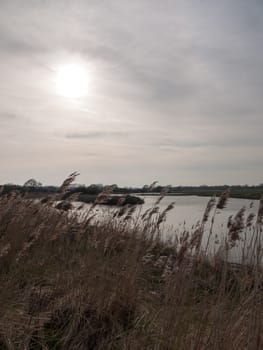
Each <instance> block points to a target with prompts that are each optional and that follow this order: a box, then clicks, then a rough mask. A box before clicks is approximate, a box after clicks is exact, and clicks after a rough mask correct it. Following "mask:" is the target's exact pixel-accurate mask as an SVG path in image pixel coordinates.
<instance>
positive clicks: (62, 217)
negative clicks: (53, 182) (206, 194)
mask: <svg viewBox="0 0 263 350" xmlns="http://www.w3.org/2000/svg"><path fill="white" fill-rule="evenodd" d="M75 176H76V173H73V174H71V177H70V178H69V179H67V180H68V181H67V180H65V182H64V183H63V185H62V187H61V194H63V193H65V191H66V190H67V186H68V185H69V184H70V182H71V180H72V181H73V179H74V177H75ZM109 193H110V188H109V189H107V193H106V192H105V193H104V194H103V195H108V194H109ZM163 195H164V194H162V196H163ZM59 196H60V195H59V194H58V195H56V200H58V199H59ZM101 197H102V195H101ZM227 198H228V193H224V194H223V195H222V196H221V197H220V198H219V199H218V201H217V202H216V200H215V199H212V200H211V201H209V203H208V206H207V208H206V211H205V213H204V216H203V220H202V222H201V223H200V224H199V225H197V226H196V227H195V229H194V231H193V232H192V233H189V232H183V233H182V234H181V236H180V237H178V239H176V240H175V241H174V242H173V243H169V242H164V241H162V239H161V233H160V227H161V226H160V224H161V222H163V220H165V216H166V214H167V211H168V210H170V209H172V205H171V206H169V207H168V208H167V209H166V210H164V211H163V212H161V213H159V208H158V205H159V203H160V201H161V199H162V198H161V199H158V200H157V201H156V203H155V206H154V207H153V208H152V209H151V210H149V211H148V212H147V213H141V214H140V217H138V218H137V219H133V218H134V216H133V214H134V213H133V211H134V208H129V207H125V208H121V209H120V210H116V212H115V213H113V214H112V216H111V217H109V218H107V220H101V219H100V220H96V216H94V212H93V209H94V205H93V208H92V209H91V210H90V211H89V212H88V213H87V216H86V217H82V220H81V222H80V220H79V218H78V216H77V215H68V213H67V212H65V211H60V210H57V209H55V208H54V207H52V206H51V200H52V198H47V200H45V201H42V202H36V201H33V200H29V199H26V198H24V197H22V196H21V195H20V194H16V193H12V194H11V195H8V196H2V197H0V268H1V274H0V280H1V291H0V305H1V306H0V349H12V350H13V349H14V350H20V349H21V350H22V349H23V350H27V349H72V350H73V349H83V350H84V349H85V350H86V349H116V350H117V349H135V350H136V349H154V350H161V349H164V350H170V349H171V350H172V349H176V350H177V349H209V350H210V349H222V350H227V349H229V350H230V349H231V350H235V349H237V350H240V349H253V350H254V349H262V347H263V340H262V311H263V305H262V295H263V294H262V286H263V285H262V281H263V280H262V269H261V253H262V249H261V240H260V235H261V234H262V233H261V229H262V226H261V224H262V200H261V204H260V209H259V215H258V217H257V218H255V221H256V222H255V224H254V221H253V217H251V218H248V219H247V220H245V218H244V211H243V210H241V211H240V212H238V213H237V215H236V217H235V218H234V219H232V221H231V220H230V223H229V232H228V235H227V237H226V241H225V242H224V245H223V246H222V245H221V247H220V249H218V252H217V253H216V254H215V255H214V256H213V257H211V256H209V254H208V250H207V247H206V246H207V245H206V244H203V245H202V244H201V243H202V241H203V234H204V227H205V223H206V222H207V220H208V217H209V215H211V212H212V211H213V208H215V209H222V208H224V206H225V205H226V201H227ZM99 200H100V198H98V201H97V202H96V205H97V204H98V203H99ZM215 215H216V211H215V212H214V213H212V217H214V216H215ZM247 229H250V230H251V229H252V230H253V232H254V239H253V242H251V244H250V248H249V252H247V251H246V252H245V251H244V258H243V259H242V263H241V264H240V265H231V264H229V263H227V261H226V259H225V257H226V256H227V254H228V252H229V251H230V250H231V249H232V248H233V247H234V246H235V245H236V244H238V242H240V240H241V234H240V233H241V231H242V232H243V231H244V230H247ZM210 231H211V234H212V228H211V230H210ZM208 239H209V240H210V239H211V236H210V235H209V238H208ZM203 246H204V247H206V248H205V249H204V248H202V247H203ZM248 256H249V257H250V263H248ZM252 258H253V259H252ZM245 261H246V263H245Z"/></svg>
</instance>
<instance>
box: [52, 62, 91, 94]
mask: <svg viewBox="0 0 263 350" xmlns="http://www.w3.org/2000/svg"><path fill="white" fill-rule="evenodd" d="M55 83H56V90H57V93H58V94H59V95H61V96H63V97H67V98H72V99H75V98H81V97H84V96H87V94H88V90H89V76H88V73H87V71H86V69H85V68H84V66H81V65H79V64H66V65H63V66H60V67H59V68H58V69H57V70H56V77H55Z"/></svg>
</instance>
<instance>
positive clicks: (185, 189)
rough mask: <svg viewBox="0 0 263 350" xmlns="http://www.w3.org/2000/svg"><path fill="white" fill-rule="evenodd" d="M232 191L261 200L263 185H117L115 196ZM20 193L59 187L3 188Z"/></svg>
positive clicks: (94, 189)
mask: <svg viewBox="0 0 263 350" xmlns="http://www.w3.org/2000/svg"><path fill="white" fill-rule="evenodd" d="M105 187H106V186H102V185H95V184H92V185H89V186H84V185H83V186H82V185H81V186H72V187H71V188H70V190H69V193H70V194H72V193H81V194H85V195H98V194H99V193H101V192H102V191H103V190H104V189H105ZM228 188H229V189H230V196H231V197H233V198H248V199H259V198H261V196H262V195H263V184H260V185H254V186H249V185H233V186H228V185H219V186H207V185H202V186H169V187H166V186H155V187H151V186H148V185H144V186H142V187H118V186H117V185H115V188H114V189H113V194H146V195H147V194H158V193H161V192H163V191H164V190H165V189H166V194H167V195H197V196H213V195H219V194H220V193H222V192H223V191H225V190H226V189H228ZM13 190H16V191H19V192H21V193H31V194H32V195H33V196H34V195H35V196H38V195H40V194H43V195H44V194H47V193H55V192H58V191H59V187H56V186H19V185H13V184H7V185H4V186H3V188H2V194H5V193H8V192H10V191H13Z"/></svg>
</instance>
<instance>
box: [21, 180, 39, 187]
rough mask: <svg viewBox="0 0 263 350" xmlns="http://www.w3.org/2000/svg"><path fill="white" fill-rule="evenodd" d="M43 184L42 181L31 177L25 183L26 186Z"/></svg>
mask: <svg viewBox="0 0 263 350" xmlns="http://www.w3.org/2000/svg"><path fill="white" fill-rule="evenodd" d="M40 186H42V183H41V182H38V181H37V180H35V179H29V180H27V181H26V182H25V183H24V187H40Z"/></svg>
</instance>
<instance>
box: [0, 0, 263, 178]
mask: <svg viewBox="0 0 263 350" xmlns="http://www.w3.org/2000/svg"><path fill="white" fill-rule="evenodd" d="M22 3H23V6H21V1H20V0H19V1H18V0H13V1H7V0H3V1H1V5H0V8H1V11H0V23H1V24H0V57H1V58H0V74H1V77H2V79H1V82H0V91H1V101H0V123H1V140H0V149H2V150H3V149H4V150H5V153H6V154H9V155H11V156H12V161H13V162H14V164H15V163H16V162H17V164H18V163H19V162H20V161H21V159H22V158H23V159H24V160H25V161H24V164H28V165H27V168H28V171H29V173H32V167H38V166H40V165H39V164H40V160H39V159H40V157H37V154H38V153H39V154H41V156H42V157H44V156H45V155H47V153H45V152H50V150H51V149H53V150H57V152H55V151H54V164H55V163H56V159H57V160H58V159H61V157H62V156H63V154H64V153H63V152H64V150H65V152H66V151H67V154H68V158H67V161H68V162H72V163H74V166H75V167H76V165H78V164H79V165H80V166H82V162H83V150H81V149H80V146H81V147H84V146H85V145H88V146H89V147H91V146H90V144H91V143H89V142H88V141H89V140H92V144H93V145H94V149H91V150H90V152H91V153H90V155H92V162H93V166H94V169H96V166H101V165H98V164H101V162H102V160H103V157H104V158H105V161H104V164H107V165H108V166H109V167H110V166H111V164H113V162H114V161H113V159H115V160H116V164H114V166H115V168H116V172H114V170H112V177H114V176H116V178H113V179H112V181H113V182H118V177H119V174H118V171H117V168H118V163H117V162H122V163H120V168H121V167H122V166H124V164H126V162H128V161H129V162H130V163H129V165H127V164H126V165H125V166H126V167H128V166H130V167H132V166H133V167H134V169H137V170H138V173H139V174H140V176H141V177H142V182H143V183H147V182H149V181H148V176H149V174H150V173H151V172H153V171H156V174H155V177H156V176H157V177H158V173H159V174H160V176H162V177H163V178H167V182H168V183H171V182H172V178H173V175H172V174H173V172H174V168H173V167H171V164H174V163H175V162H176V167H177V168H180V167H182V168H184V167H187V164H191V160H192V162H193V163H194V164H195V162H196V163H199V164H202V166H203V169H206V173H209V176H211V173H212V174H213V176H214V181H216V182H217V183H220V182H223V183H225V182H228V175H227V170H225V169H226V168H224V170H222V169H223V165H222V164H223V163H224V157H225V158H227V161H226V163H227V164H231V169H232V170H231V172H232V173H231V174H232V175H231V176H232V177H231V179H233V171H234V170H233V169H234V168H235V167H236V169H238V171H236V172H235V174H236V182H239V181H244V182H249V181H250V180H251V181H257V179H259V177H260V175H259V174H260V169H261V172H262V171H263V165H261V163H260V162H258V163H257V167H256V166H254V165H253V164H255V162H256V159H255V155H257V156H258V155H259V153H260V150H262V147H263V139H262V137H261V134H262V129H263V118H262V112H263V99H262V89H263V71H262V66H263V41H262V39H261V33H262V31H263V22H262V15H263V5H262V1H260V0H255V1H254V2H253V4H251V3H248V2H247V1H245V0H233V1H231V2H229V1H227V0H222V1H220V2H218V1H217V2H216V1H210V0H204V1H201V2H200V1H199V2H196V1H195V0H190V1H184V0H165V1H163V2H160V1H155V0H154V1H151V2H148V1H144V0H135V1H132V2H131V1H128V0H116V1H107V2H98V1H93V0H91V1H89V2H87V1H84V0H77V1H74V2H69V1H66V0H58V1H51V0H45V1H41V2H40V1H37V2H36V1H33V0H29V1H22ZM70 60H79V61H81V62H84V63H86V64H87V65H88V66H89V67H90V71H91V76H92V79H91V81H92V82H91V87H90V96H87V97H86V98H85V99H83V100H82V101H80V102H77V103H74V102H73V103H72V101H68V100H65V99H63V98H61V97H59V96H57V94H56V91H55V89H54V81H53V80H54V74H55V73H54V72H55V70H56V67H57V66H58V65H59V64H63V62H65V61H66V62H68V61H70ZM89 111H90V112H89ZM24 115H26V116H27V118H23V116H24ZM103 140H106V141H107V142H105V143H104V142H103ZM77 141H79V142H77ZM46 145H49V146H48V147H47V146H46ZM62 146H63V147H62ZM45 147H46V150H45ZM96 148H97V150H96ZM32 149H34V150H35V153H34V154H33V153H32V151H31V150H32ZM47 149H48V150H47ZM231 149H232V151H233V152H231ZM244 149H246V152H244ZM151 153H154V157H153V156H151ZM226 153H227V154H226ZM78 154H79V155H82V156H81V161H80V160H78V157H77V155H78ZM127 154H128V155H129V160H127V159H126V158H127V156H126V155H127ZM87 156H88V153H87ZM19 157H20V158H19ZM56 157H57V158H56ZM96 157H97V158H96ZM125 157H126V158H125ZM215 157H216V159H215ZM55 158H56V159H55ZM106 158H107V159H111V164H108V163H107V159H106ZM219 158H220V159H221V158H222V159H221V160H220V162H221V163H220V164H221V170H220V165H219V164H218V165H217V162H216V160H217V159H219ZM19 159H20V160H19ZM184 159H186V162H187V164H186V162H185V160H184ZM138 160H139V165H138ZM65 162H66V161H65ZM78 162H79V163H78ZM252 163H253V164H252ZM52 164H53V163H52ZM63 164H64V163H63ZM251 164H252V165H251ZM21 166H22V165H21ZM49 166H51V165H49ZM61 166H64V165H61ZM4 167H6V168H10V167H11V165H10V161H9V162H7V161H6V163H5V164H4ZM138 167H139V169H138ZM249 167H250V168H251V175H249V174H248V171H247V170H246V169H248V168H249ZM12 169H13V165H12ZM207 169H211V171H208V170H207ZM242 169H243V170H242ZM7 171H8V170H7ZM25 171H26V169H25ZM178 172H179V173H180V171H178ZM181 172H182V173H183V171H181ZM16 173H19V172H18V171H16ZM99 174H101V171H100V172H99ZM105 174H109V173H108V172H107V171H106V170H105ZM129 174H130V175H129ZM132 174H133V175H132ZM163 174H165V175H163ZM196 174H199V175H198V176H199V179H200V181H201V182H204V181H205V179H204V177H205V176H206V175H205V172H204V174H202V175H200V174H201V173H200V172H199V170H196ZM50 176H51V175H50ZM52 176H53V175H52ZM52 176H51V178H50V182H52ZM94 176H95V175H94ZM105 176H106V175H105ZM129 176H130V177H129ZM132 176H135V175H134V172H131V169H130V168H129V170H128V175H127V176H126V180H127V179H130V183H131V184H132V183H133V178H132ZM187 176H188V178H189V181H190V182H191V179H192V180H193V181H197V180H198V179H197V177H196V175H195V173H194V171H193V172H192V175H187ZM169 178H170V180H169ZM181 179H182V180H184V176H183V175H182V177H181ZM244 179H245V180H244ZM0 181H1V178H0ZM87 181H88V178H87ZM176 181H180V179H177V180H176ZM259 181H261V182H262V180H259ZM102 182H103V181H102ZM109 182H110V180H109ZM207 182H209V179H208V181H207Z"/></svg>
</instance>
